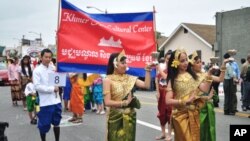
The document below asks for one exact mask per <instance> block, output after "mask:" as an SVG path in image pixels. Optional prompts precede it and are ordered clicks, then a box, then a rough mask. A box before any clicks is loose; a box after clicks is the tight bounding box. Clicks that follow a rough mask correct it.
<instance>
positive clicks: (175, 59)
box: [171, 49, 186, 68]
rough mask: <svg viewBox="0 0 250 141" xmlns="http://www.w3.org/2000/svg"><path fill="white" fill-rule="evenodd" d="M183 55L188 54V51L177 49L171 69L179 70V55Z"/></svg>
mask: <svg viewBox="0 0 250 141" xmlns="http://www.w3.org/2000/svg"><path fill="white" fill-rule="evenodd" d="M181 53H186V51H185V50H184V49H177V50H175V54H174V60H173V62H172V64H171V67H174V68H177V67H178V66H179V65H180V61H179V55H180V54H181Z"/></svg>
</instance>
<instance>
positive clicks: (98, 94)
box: [92, 76, 105, 115]
mask: <svg viewBox="0 0 250 141" xmlns="http://www.w3.org/2000/svg"><path fill="white" fill-rule="evenodd" d="M92 90H93V98H94V101H95V103H96V105H97V111H96V113H97V114H101V115H102V114H105V111H104V108H103V90H102V78H101V76H99V77H98V78H97V79H96V80H95V81H94V84H93V87H92Z"/></svg>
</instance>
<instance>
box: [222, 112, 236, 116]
mask: <svg viewBox="0 0 250 141" xmlns="http://www.w3.org/2000/svg"><path fill="white" fill-rule="evenodd" d="M224 115H231V116H234V115H235V113H224Z"/></svg>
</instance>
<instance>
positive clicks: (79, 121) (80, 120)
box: [72, 118, 82, 123]
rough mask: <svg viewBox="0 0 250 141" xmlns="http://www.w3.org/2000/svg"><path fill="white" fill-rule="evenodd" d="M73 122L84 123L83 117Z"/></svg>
mask: <svg viewBox="0 0 250 141" xmlns="http://www.w3.org/2000/svg"><path fill="white" fill-rule="evenodd" d="M72 123H82V119H81V118H79V119H76V120H74V121H72Z"/></svg>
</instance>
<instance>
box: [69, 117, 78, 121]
mask: <svg viewBox="0 0 250 141" xmlns="http://www.w3.org/2000/svg"><path fill="white" fill-rule="evenodd" d="M76 120H77V118H76V117H72V118H71V119H69V120H68V122H73V121H76Z"/></svg>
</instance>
